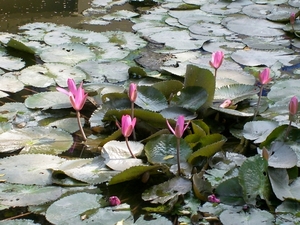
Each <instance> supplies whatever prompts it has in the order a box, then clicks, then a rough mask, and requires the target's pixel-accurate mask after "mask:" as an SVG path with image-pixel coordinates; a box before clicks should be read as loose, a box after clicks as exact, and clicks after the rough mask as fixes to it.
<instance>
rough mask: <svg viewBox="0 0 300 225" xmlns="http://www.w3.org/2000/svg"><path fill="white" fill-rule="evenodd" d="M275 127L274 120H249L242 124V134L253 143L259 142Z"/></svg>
mask: <svg viewBox="0 0 300 225" xmlns="http://www.w3.org/2000/svg"><path fill="white" fill-rule="evenodd" d="M276 127H278V123H277V122H275V121H251V122H247V123H246V124H245V125H244V130H243V135H244V137H245V138H246V139H248V140H254V143H261V142H263V141H265V140H266V138H267V137H268V135H269V134H270V133H271V132H272V131H273V130H274V129H275V128H276Z"/></svg>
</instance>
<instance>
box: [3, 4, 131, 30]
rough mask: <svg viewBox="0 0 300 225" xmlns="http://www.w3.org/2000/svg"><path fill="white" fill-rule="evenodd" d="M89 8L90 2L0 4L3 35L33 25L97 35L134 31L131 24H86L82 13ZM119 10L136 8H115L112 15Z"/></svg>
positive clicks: (117, 22) (126, 21)
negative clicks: (61, 27) (66, 27)
mask: <svg viewBox="0 0 300 225" xmlns="http://www.w3.org/2000/svg"><path fill="white" fill-rule="evenodd" d="M90 4H91V3H90V1H87V0H56V1H53V0H42V1H41V0H28V1H22V0H10V1H7V0H0V32H10V33H16V32H17V31H18V27H19V26H22V25H24V24H27V23H32V22H52V23H56V24H63V25H67V26H70V27H73V28H78V29H84V30H92V31H97V32H101V31H106V30H122V31H131V25H132V23H131V22H129V21H128V20H123V21H114V22H113V23H111V24H109V25H106V26H99V25H89V24H84V23H83V16H82V12H83V11H84V10H86V9H88V8H89V7H90ZM120 8H121V9H128V10H132V9H133V6H132V5H130V4H124V5H122V6H115V7H113V8H112V9H111V11H115V10H119V9H120Z"/></svg>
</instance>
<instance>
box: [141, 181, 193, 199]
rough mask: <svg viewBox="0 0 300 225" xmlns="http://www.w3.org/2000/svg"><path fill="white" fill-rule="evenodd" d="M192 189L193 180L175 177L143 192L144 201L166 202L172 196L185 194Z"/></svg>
mask: <svg viewBox="0 0 300 225" xmlns="http://www.w3.org/2000/svg"><path fill="white" fill-rule="evenodd" d="M191 189H192V182H191V181H190V180H187V179H184V178H182V177H174V178H172V179H171V180H169V181H166V182H164V183H161V184H158V185H155V186H153V187H151V188H150V189H147V190H146V191H144V192H143V194H142V199H143V200H144V201H150V202H151V203H154V204H155V203H161V204H165V203H166V202H168V201H169V200H171V199H172V198H174V197H176V196H179V195H184V194H186V193H187V192H189V191H190V190H191Z"/></svg>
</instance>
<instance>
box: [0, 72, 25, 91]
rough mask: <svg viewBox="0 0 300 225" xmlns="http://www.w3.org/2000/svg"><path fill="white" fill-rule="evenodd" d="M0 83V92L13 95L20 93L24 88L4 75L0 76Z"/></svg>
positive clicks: (15, 80)
mask: <svg viewBox="0 0 300 225" xmlns="http://www.w3.org/2000/svg"><path fill="white" fill-rule="evenodd" d="M0 83H1V87H0V90H1V91H7V92H12V93H15V92H18V91H21V90H22V89H23V88H24V85H23V84H22V82H20V81H19V80H17V79H16V78H15V77H13V76H5V75H4V76H1V77H0Z"/></svg>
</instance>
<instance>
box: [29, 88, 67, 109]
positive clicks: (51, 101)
mask: <svg viewBox="0 0 300 225" xmlns="http://www.w3.org/2000/svg"><path fill="white" fill-rule="evenodd" d="M24 104H25V105H26V107H28V108H31V109H36V108H40V109H49V108H52V109H61V108H70V107H72V106H71V103H70V99H69V97H68V96H67V95H65V94H63V93H60V92H51V91H50V92H41V93H38V94H34V95H31V96H29V97H28V98H26V100H25V102H24Z"/></svg>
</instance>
